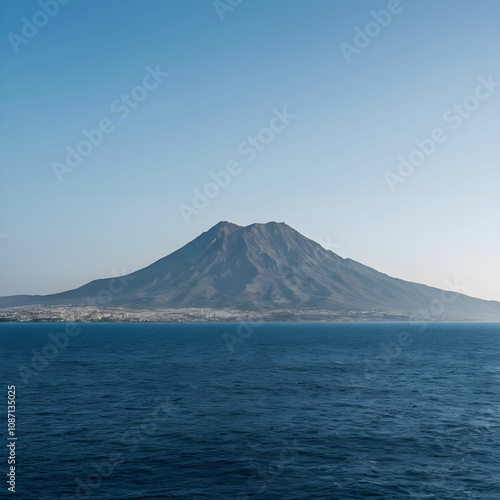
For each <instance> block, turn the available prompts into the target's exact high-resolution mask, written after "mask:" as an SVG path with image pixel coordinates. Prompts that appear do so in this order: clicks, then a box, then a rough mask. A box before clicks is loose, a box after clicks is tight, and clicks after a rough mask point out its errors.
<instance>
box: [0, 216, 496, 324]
mask: <svg viewBox="0 0 500 500" xmlns="http://www.w3.org/2000/svg"><path fill="white" fill-rule="evenodd" d="M35 304H39V305H51V306H54V305H65V306H68V305H70V306H83V305H103V306H107V307H109V306H116V307H122V308H123V307H125V308H130V309H137V308H141V309H146V308H147V309H156V308H212V309H218V310H220V309H233V310H241V311H260V312H262V311H267V310H272V309H288V310H290V309H293V310H314V309H318V310H322V311H324V310H331V311H339V310H355V311H365V312H366V311H374V312H378V313H380V312H382V313H387V314H397V315H405V316H408V317H412V316H413V315H417V314H418V316H419V317H421V313H422V312H423V311H425V312H426V313H427V315H429V314H430V315H433V316H435V318H436V319H439V318H442V317H446V318H447V319H450V318H454V319H471V320H491V321H499V320H500V302H495V301H485V300H480V299H475V298H472V297H468V296H466V295H463V294H459V293H454V292H449V291H443V290H440V289H437V288H433V287H429V286H426V285H421V284H417V283H410V282H407V281H403V280H400V279H397V278H392V277H390V276H387V275H386V274H383V273H381V272H378V271H376V270H374V269H372V268H370V267H367V266H364V265H363V264H360V263H358V262H355V261H353V260H351V259H344V258H342V257H340V256H338V255H336V254H335V253H333V252H331V251H329V250H325V249H324V248H323V247H321V246H320V245H319V244H318V243H315V242H314V241H312V240H310V239H308V238H306V237H304V236H302V235H301V234H300V233H298V232H297V231H295V230H294V229H292V228H291V227H290V226H288V225H286V224H284V223H277V222H269V223H267V224H251V225H249V226H245V227H242V226H238V225H236V224H232V223H230V222H219V223H218V224H217V225H215V226H214V227H212V228H211V229H210V230H209V231H207V232H205V233H203V234H201V235H200V236H198V237H197V238H196V239H194V240H193V241H191V242H190V243H188V244H187V245H185V246H183V247H182V248H180V249H179V250H177V251H175V252H173V253H171V254H170V255H168V256H166V257H164V258H162V259H160V260H158V261H157V262H155V263H153V264H151V265H150V266H148V267H146V268H144V269H141V270H139V271H136V272H134V273H132V274H129V275H127V276H123V277H120V278H107V279H100V280H95V281H92V282H90V283H88V284H86V285H84V286H82V287H80V288H77V289H75V290H70V291H67V292H62V293H58V294H52V295H43V296H41V295H38V296H34V295H22V296H19V295H18V296H12V297H1V298H0V307H13V306H27V305H35Z"/></svg>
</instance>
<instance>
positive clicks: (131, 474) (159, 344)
mask: <svg viewBox="0 0 500 500" xmlns="http://www.w3.org/2000/svg"><path fill="white" fill-rule="evenodd" d="M65 328H66V331H65ZM238 328H239V330H238ZM238 333H239V334H240V336H238ZM0 354H1V358H0V363H1V367H0V374H1V380H2V385H3V387H2V391H3V394H4V397H3V398H1V399H2V400H3V401H4V408H1V409H0V414H1V415H2V419H3V422H2V423H1V424H0V429H2V431H1V433H2V440H4V438H5V437H6V436H7V422H6V409H7V408H6V406H7V385H10V384H13V385H15V386H16V403H17V404H16V408H17V409H16V437H17V438H18V440H17V441H16V494H15V495H13V494H10V493H9V492H8V491H7V486H8V485H7V484H6V482H5V481H4V480H3V481H2V482H3V485H2V490H1V493H0V495H3V494H4V493H5V495H7V494H9V495H10V496H11V497H12V498H16V499H18V500H19V499H24V498H29V499H31V498H33V499H51V500H55V499H59V498H67V499H70V498H71V499H74V498H96V499H164V498H173V499H208V498H210V499H239V500H243V499H384V500H390V499H450V500H451V499H453V500H460V499H480V500H490V499H491V500H493V499H495V500H498V498H500V467H499V464H500V445H499V443H500V440H499V437H500V436H499V429H500V425H499V423H500V419H499V411H500V384H499V382H500V325H499V324H477V323H476V324H472V323H442V324H428V325H422V324H417V323H372V324H366V323H363V324H361V323H352V324H289V323H279V324H263V325H253V326H252V327H251V328H249V327H248V325H238V324H229V323H226V324H216V323H211V324H165V323H163V324H161V323H157V324H155V323H139V324H130V323H129V324H127V323H123V324H106V323H102V324H95V323H94V324H77V325H69V326H66V325H64V324H56V323H54V324H41V323H31V324H0ZM4 442H5V441H4ZM6 450H7V448H4V452H3V454H2V457H1V470H2V477H3V478H5V477H6V476H5V474H6V472H7V451H6Z"/></svg>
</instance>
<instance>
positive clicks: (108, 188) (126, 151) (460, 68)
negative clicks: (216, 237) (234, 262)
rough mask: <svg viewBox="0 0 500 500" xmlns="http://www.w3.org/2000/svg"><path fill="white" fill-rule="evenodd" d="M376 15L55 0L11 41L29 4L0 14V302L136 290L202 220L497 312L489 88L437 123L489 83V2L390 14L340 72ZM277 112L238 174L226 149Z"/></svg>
mask: <svg viewBox="0 0 500 500" xmlns="http://www.w3.org/2000/svg"><path fill="white" fill-rule="evenodd" d="M221 2H222V3H227V0H221ZM390 3H391V2H388V1H375V0H366V1H363V0H357V1H354V0H343V1H342V0H335V1H334V0H330V1H328V0H243V1H242V2H241V3H240V5H238V6H237V7H235V8H233V9H232V11H229V10H228V11H226V12H223V13H222V16H223V20H221V19H220V17H219V15H218V14H217V12H216V10H215V8H214V5H213V2H212V0H141V1H139V0H85V1H83V0H70V1H69V2H68V3H66V4H65V5H60V8H59V12H58V13H57V14H55V15H54V16H53V17H50V18H48V17H47V19H48V22H46V24H45V25H44V26H41V27H40V28H38V32H37V33H35V34H34V35H33V32H32V31H31V32H30V31H29V28H26V27H24V31H25V33H27V34H28V35H29V36H31V38H27V37H24V40H25V42H26V43H21V42H19V38H16V37H15V36H18V37H19V36H22V30H23V24H25V20H23V18H26V19H27V20H28V21H29V22H32V21H34V20H36V22H38V23H39V24H44V16H43V15H41V16H40V15H39V14H37V13H38V12H40V11H41V7H40V5H39V4H38V3H37V1H31V0H29V1H28V0H4V1H2V2H1V4H0V9H1V15H0V32H1V35H2V42H1V44H0V60H1V61H2V62H1V83H0V85H1V89H0V90H1V92H0V108H1V109H0V161H1V172H0V233H1V234H2V236H1V237H0V273H1V275H0V294H1V295H10V294H18V293H51V292H57V291H62V290H65V289H68V288H73V287H76V286H79V285H81V284H83V283H85V282H87V281H90V280H92V279H94V278H98V277H106V276H110V275H111V274H112V273H113V272H114V271H115V270H116V271H118V272H121V271H124V272H131V271H133V270H136V269H138V268H141V267H144V266H146V265H148V264H149V263H151V262H153V261H154V260H156V259H158V258H161V257H163V256H165V255H167V254H168V253H170V252H172V251H174V250H175V249H177V248H178V247H180V246H181V245H183V244H185V243H186V242H188V241H189V240H191V239H193V238H194V237H196V236H197V235H198V234H199V233H201V232H202V231H205V230H207V229H208V228H210V227H211V226H212V225H214V224H215V223H217V222H218V221H219V220H229V221H232V222H235V223H237V224H241V225H246V224H250V223H252V222H266V221H270V220H276V221H285V222H287V223H288V224H289V225H291V226H292V227H294V228H296V229H297V230H299V231H300V232H302V233H303V234H305V235H306V236H308V237H311V238H312V239H315V240H319V241H320V242H323V243H324V244H325V245H326V246H330V247H331V248H332V249H333V250H334V251H336V252H337V253H338V254H340V255H341V256H343V257H351V258H353V259H355V260H358V261H360V262H363V263H365V264H367V265H370V266H372V267H375V268H376V269H378V270H380V271H383V272H386V273H388V274H390V275H393V276H397V277H401V278H404V279H407V280H412V281H417V282H423V283H426V284H429V285H434V286H438V287H441V288H445V287H446V283H445V280H449V281H451V282H456V283H458V284H459V285H460V286H461V287H462V289H465V292H466V293H468V294H470V295H473V296H478V297H481V298H487V299H496V300H500V287H499V285H498V284H499V283H500V266H499V255H500V217H499V215H500V196H498V193H499V192H500V189H499V188H500V170H499V166H500V145H499V144H500V142H499V140H498V139H499V137H500V134H499V133H500V120H499V104H500V88H496V89H495V88H493V90H494V92H491V94H490V95H489V96H486V97H485V98H484V100H482V101H480V102H479V105H478V109H477V110H474V111H473V112H471V113H469V114H470V116H469V117H467V118H463V119H462V123H461V126H460V127H459V128H458V129H456V130H455V129H454V128H453V125H454V124H456V123H457V122H456V121H453V120H452V119H451V118H452V115H448V118H449V120H448V121H445V120H444V118H443V115H444V114H445V113H446V112H447V110H448V109H450V108H451V107H452V106H453V105H454V104H455V103H463V101H464V100H466V99H467V98H469V97H470V96H471V95H473V94H474V92H475V90H476V88H477V86H478V85H479V80H478V78H480V77H481V76H482V77H484V78H488V77H489V76H490V75H493V79H494V81H500V57H499V56H500V34H499V29H498V23H499V20H500V3H499V2H498V1H497V0H479V1H478V0H418V1H413V2H412V1H411V0H401V2H400V7H399V8H398V10H399V11H400V12H399V13H397V14H392V19H391V20H390V22H389V23H388V24H387V23H386V24H387V26H385V27H383V28H380V29H379V31H380V33H379V34H378V35H377V36H374V37H373V38H369V39H368V40H369V41H370V43H369V44H368V46H366V47H364V48H362V49H357V52H356V53H353V54H351V55H352V57H351V61H350V63H349V62H348V61H347V60H346V58H345V56H344V54H343V52H342V49H341V44H342V43H343V42H345V43H346V44H351V45H353V44H354V36H355V34H356V32H355V29H356V27H359V28H360V29H362V30H364V29H365V26H366V24H367V23H368V22H369V21H373V16H372V14H371V11H372V10H375V11H379V10H381V9H387V6H388V4H390ZM396 3H397V2H396ZM394 5H395V4H394ZM34 18H35V19H34ZM369 29H372V30H377V26H374V25H373V23H372V25H370V28H369ZM26 30H27V31H26ZM372 33H374V31H372ZM13 34H15V36H14V37H13ZM13 40H14V42H13ZM358 42H359V40H358ZM362 42H363V40H361V44H362ZM344 47H345V46H344ZM157 65H159V68H160V70H161V71H162V72H168V73H169V75H168V76H167V77H163V81H161V83H159V84H158V85H157V87H156V88H154V89H151V90H148V91H146V95H145V97H144V94H141V93H140V89H139V90H138V91H136V95H137V96H139V97H138V98H140V99H142V98H144V99H143V100H142V101H140V102H139V103H135V102H133V105H134V106H135V107H134V109H130V108H129V114H128V116H126V117H125V119H121V118H123V117H124V116H123V115H122V114H121V113H119V112H118V111H117V110H116V103H115V110H114V111H113V110H112V109H111V105H112V103H113V102H115V101H116V100H117V99H118V100H120V99H122V97H121V96H122V94H129V93H130V91H131V89H133V88H134V87H135V86H137V85H139V84H141V82H142V81H143V79H144V77H145V76H146V74H147V70H146V68H147V67H148V66H149V67H150V68H156V66H157ZM153 83H155V82H154V81H153V80H152V79H151V78H149V79H148V80H147V85H148V86H150V87H152V86H153ZM481 95H482V96H483V97H484V95H485V94H484V92H483V93H482V94H481ZM468 102H469V106H472V107H474V105H475V103H474V99H472V100H470V99H469V101H468ZM120 105H121V106H123V104H121V103H120ZM284 107H286V109H287V111H288V113H290V114H293V115H296V117H295V118H294V119H293V120H291V121H290V123H289V124H288V125H287V126H286V127H285V128H284V129H283V130H282V131H280V132H276V133H275V134H274V139H273V140H271V141H270V142H269V144H266V145H265V147H263V148H261V149H262V150H261V151H259V152H258V154H257V156H256V158H255V159H254V160H253V161H251V162H248V161H247V160H248V159H249V157H250V154H249V153H248V154H247V156H245V155H243V154H240V152H238V148H239V145H240V144H241V143H242V142H245V141H247V140H248V137H249V136H252V135H256V134H257V133H259V132H260V131H261V130H262V129H263V128H265V127H268V125H269V123H270V120H271V118H272V117H273V110H274V109H278V110H283V108H284ZM122 109H123V108H122ZM122 112H123V114H125V112H124V111H122ZM103 119H109V120H111V124H112V126H113V127H114V128H113V131H112V132H111V133H109V134H105V135H103V137H104V139H103V141H102V143H101V144H100V145H99V146H96V147H94V148H93V150H92V152H91V153H90V154H89V155H88V156H87V157H86V158H84V159H83V161H82V162H81V164H80V165H78V166H77V167H76V168H74V169H73V170H72V171H70V172H66V173H64V174H63V175H62V177H61V178H62V182H59V180H58V177H57V176H56V174H55V172H54V169H53V163H54V162H59V163H64V162H65V156H66V152H65V148H66V147H67V146H71V147H73V148H74V147H76V145H77V144H78V143H79V141H81V140H82V139H84V136H83V135H82V130H83V129H87V130H90V129H93V128H95V127H97V126H98V125H99V122H100V121H101V120H103ZM455 120H456V119H455ZM108 125H109V123H108ZM280 128H281V127H280ZM435 128H442V129H443V130H444V131H445V133H446V140H445V141H444V142H443V143H441V144H439V145H438V147H437V148H436V152H435V153H434V154H432V155H431V156H429V157H428V158H427V159H426V161H425V162H424V164H423V165H421V166H418V167H416V168H415V172H414V173H413V175H410V176H409V177H407V178H405V182H404V183H397V185H396V186H395V190H394V191H392V190H391V189H390V188H389V185H388V183H387V181H386V178H385V174H386V173H387V172H388V171H392V172H397V167H398V164H399V162H398V157H399V156H400V155H403V156H405V157H408V156H409V155H410V153H411V152H412V151H413V150H414V149H416V146H415V142H414V141H415V140H416V139H424V138H426V137H429V136H430V135H431V133H432V131H433V130H434V129H435ZM263 134H264V135H263V137H266V138H267V137H269V135H266V132H263ZM233 160H234V161H238V163H239V165H240V168H241V172H240V173H239V174H238V175H235V176H233V177H231V180H230V183H229V185H228V186H227V187H225V188H223V189H220V193H219V194H218V196H216V197H215V198H213V199H211V200H210V203H209V204H208V206H207V208H205V209H203V210H201V211H200V212H199V213H198V214H196V215H193V216H191V217H190V218H189V223H188V224H187V223H186V221H185V220H184V218H183V216H182V214H181V212H180V210H179V204H182V203H184V204H186V205H188V204H191V202H192V198H193V196H194V194H193V189H194V188H198V189H203V188H204V186H205V185H206V184H207V183H208V182H210V181H211V179H210V172H212V171H213V172H217V171H219V170H223V169H225V168H226V165H227V163H228V162H230V161H233ZM5 234H6V235H7V236H3V235H5Z"/></svg>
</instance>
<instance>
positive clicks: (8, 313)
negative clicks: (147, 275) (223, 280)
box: [0, 306, 469, 322]
mask: <svg viewBox="0 0 500 500" xmlns="http://www.w3.org/2000/svg"><path fill="white" fill-rule="evenodd" d="M467 320H469V318H466V317H456V316H446V315H442V314H440V315H438V314H436V315H430V314H429V313H428V312H425V311H422V312H421V313H417V314H407V315H405V314H401V313H397V312H395V313H385V312H380V311H361V310H342V311H328V310H324V309H303V310H295V309H269V310H266V311H239V310H235V309H210V308H178V309H167V308H164V309H127V308H122V307H94V306H81V307H78V306H20V307H10V308H5V309H2V310H1V311H0V322H41V321H42V322H98V321H108V322H140V321H153V322H154V321H156V322H203V321H214V322H215V321H219V322H224V321H227V322H249V321H254V322H259V321H263V322H272V321H304V322H305V321H324V322H326V321H467Z"/></svg>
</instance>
